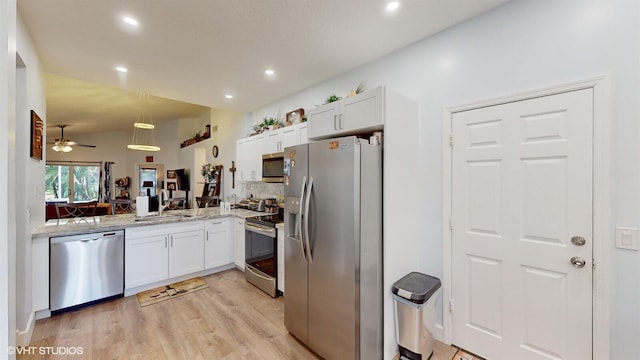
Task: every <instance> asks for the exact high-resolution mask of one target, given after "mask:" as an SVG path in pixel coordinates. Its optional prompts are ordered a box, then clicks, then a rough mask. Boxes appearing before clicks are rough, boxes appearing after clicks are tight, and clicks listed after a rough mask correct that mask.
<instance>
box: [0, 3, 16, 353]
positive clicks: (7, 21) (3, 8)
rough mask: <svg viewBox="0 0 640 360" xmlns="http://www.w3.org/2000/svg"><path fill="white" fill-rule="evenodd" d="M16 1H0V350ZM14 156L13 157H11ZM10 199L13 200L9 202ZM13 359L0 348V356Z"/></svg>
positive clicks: (9, 289)
mask: <svg viewBox="0 0 640 360" xmlns="http://www.w3.org/2000/svg"><path fill="white" fill-rule="evenodd" d="M15 43H16V1H15V0H8V1H3V2H1V3H0V48H2V49H7V51H6V53H5V52H4V50H3V51H2V52H0V134H1V135H0V136H1V137H2V139H1V140H0V194H1V196H2V197H3V199H2V201H0V349H8V347H9V345H14V344H15V341H16V338H15V334H16V333H15V329H16V323H15V322H16V316H15V302H16V297H15V289H16V272H15V262H14V259H15V256H14V255H15V222H14V221H15V217H13V216H12V215H11V214H12V213H13V206H14V205H15V198H12V197H11V196H10V195H9V194H10V193H11V192H12V191H13V185H14V184H15V175H12V174H11V172H10V171H9V170H11V169H12V168H13V166H12V163H15V158H14V154H15V143H14V139H15V135H16V133H15V98H16V88H15V81H16V48H15V46H16V44H15ZM11 158H13V159H11ZM12 201H13V202H12ZM5 358H15V356H13V355H8V354H7V352H5V351H0V359H5Z"/></svg>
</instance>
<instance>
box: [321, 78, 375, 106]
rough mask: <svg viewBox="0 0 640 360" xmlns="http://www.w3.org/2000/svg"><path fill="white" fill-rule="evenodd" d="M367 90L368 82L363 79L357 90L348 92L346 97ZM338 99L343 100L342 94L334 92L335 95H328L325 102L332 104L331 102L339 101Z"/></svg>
mask: <svg viewBox="0 0 640 360" xmlns="http://www.w3.org/2000/svg"><path fill="white" fill-rule="evenodd" d="M365 90H366V83H365V82H364V81H361V82H360V84H358V87H357V88H356V89H355V90H351V91H349V93H348V94H347V96H346V97H350V96H353V95H356V94H360V93H362V92H364V91H365ZM338 100H342V96H338V95H336V94H333V95H331V96H329V97H327V98H326V99H325V100H324V103H325V104H330V103H332V102H334V101H338Z"/></svg>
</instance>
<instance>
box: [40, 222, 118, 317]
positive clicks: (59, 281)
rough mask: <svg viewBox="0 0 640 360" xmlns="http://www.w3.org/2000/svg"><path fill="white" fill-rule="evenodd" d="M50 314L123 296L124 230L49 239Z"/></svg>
mask: <svg viewBox="0 0 640 360" xmlns="http://www.w3.org/2000/svg"><path fill="white" fill-rule="evenodd" d="M49 249H50V252H49V254H50V255H49V256H50V263H49V264H50V273H49V274H50V275H49V277H50V279H49V280H50V285H49V289H50V291H49V301H50V303H49V305H50V309H51V311H56V310H61V309H65V308H68V307H71V306H76V305H80V304H84V303H88V302H91V301H95V300H100V299H104V298H108V297H112V296H116V295H122V294H123V293H124V230H117V231H109V232H102V233H88V234H81V235H72V236H63V237H52V238H51V239H50V243H49Z"/></svg>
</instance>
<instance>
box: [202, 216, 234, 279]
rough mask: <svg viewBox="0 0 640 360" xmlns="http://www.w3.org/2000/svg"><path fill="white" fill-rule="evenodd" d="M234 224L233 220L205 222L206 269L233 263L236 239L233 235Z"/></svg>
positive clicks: (222, 219)
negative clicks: (232, 226) (232, 227)
mask: <svg viewBox="0 0 640 360" xmlns="http://www.w3.org/2000/svg"><path fill="white" fill-rule="evenodd" d="M232 224H233V220H232V219H230V218H221V219H214V220H206V221H205V225H204V229H205V241H204V268H205V269H212V268H215V267H218V266H222V265H227V264H231V263H233V250H234V248H233V246H234V245H233V244H234V237H233V236H232V234H231V225H232Z"/></svg>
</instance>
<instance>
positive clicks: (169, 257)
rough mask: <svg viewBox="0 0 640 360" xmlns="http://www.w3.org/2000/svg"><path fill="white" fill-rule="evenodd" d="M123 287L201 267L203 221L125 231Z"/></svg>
mask: <svg viewBox="0 0 640 360" xmlns="http://www.w3.org/2000/svg"><path fill="white" fill-rule="evenodd" d="M124 249H125V255H124V267H125V270H124V274H125V275H124V285H125V288H126V289H131V288H135V287H137V286H142V285H147V284H151V283H154V282H157V281H162V280H166V279H169V278H173V277H177V276H181V275H185V274H190V273H194V272H198V271H201V270H203V269H204V255H203V249H204V224H203V222H201V221H190V222H185V223H176V224H162V225H149V226H140V227H133V228H127V229H126V230H125V248H124Z"/></svg>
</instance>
